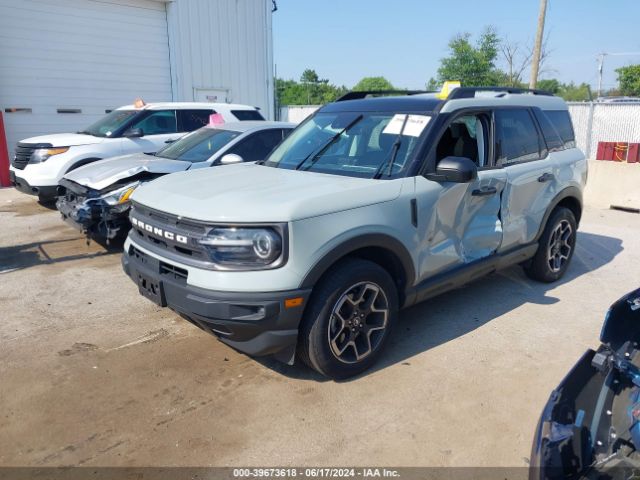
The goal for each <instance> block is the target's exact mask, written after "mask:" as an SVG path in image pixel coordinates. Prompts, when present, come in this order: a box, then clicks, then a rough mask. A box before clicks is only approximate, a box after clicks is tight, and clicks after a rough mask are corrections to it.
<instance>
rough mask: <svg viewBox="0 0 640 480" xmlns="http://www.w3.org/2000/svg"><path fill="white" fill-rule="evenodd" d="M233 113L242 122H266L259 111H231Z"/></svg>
mask: <svg viewBox="0 0 640 480" xmlns="http://www.w3.org/2000/svg"><path fill="white" fill-rule="evenodd" d="M231 113H232V114H233V116H234V117H236V118H237V119H238V120H240V121H241V122H243V121H245V120H264V117H263V116H262V115H261V114H260V112H258V111H257V110H231Z"/></svg>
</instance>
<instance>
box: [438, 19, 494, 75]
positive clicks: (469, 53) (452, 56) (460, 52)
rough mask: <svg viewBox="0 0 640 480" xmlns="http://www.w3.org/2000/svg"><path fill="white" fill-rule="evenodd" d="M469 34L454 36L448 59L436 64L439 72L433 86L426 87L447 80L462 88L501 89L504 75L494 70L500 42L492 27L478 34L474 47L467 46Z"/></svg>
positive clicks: (450, 43)
mask: <svg viewBox="0 0 640 480" xmlns="http://www.w3.org/2000/svg"><path fill="white" fill-rule="evenodd" d="M470 39H471V34H469V33H463V34H459V35H456V36H455V37H454V38H453V39H452V40H451V41H450V42H449V56H448V57H445V58H443V59H441V60H440V68H438V74H437V78H436V79H432V80H435V82H433V81H430V82H429V86H433V85H434V84H442V83H443V82H445V81H447V80H459V81H460V82H461V83H462V86H465V87H482V86H490V85H502V84H503V83H504V82H505V74H504V73H503V72H501V71H500V70H499V69H498V68H496V64H495V63H496V58H497V57H498V47H499V45H500V39H499V38H498V34H497V33H496V31H495V29H494V28H493V27H487V28H485V30H484V31H483V32H482V34H480V38H479V39H478V41H477V42H476V44H475V46H474V45H472V44H471V42H470Z"/></svg>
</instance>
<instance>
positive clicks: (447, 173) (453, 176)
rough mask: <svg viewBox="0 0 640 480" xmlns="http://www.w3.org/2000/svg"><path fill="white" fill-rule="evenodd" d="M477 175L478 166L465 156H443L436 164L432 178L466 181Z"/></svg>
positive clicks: (445, 180) (457, 181) (442, 180)
mask: <svg viewBox="0 0 640 480" xmlns="http://www.w3.org/2000/svg"><path fill="white" fill-rule="evenodd" d="M477 177H478V166H477V165H476V164H475V162H474V161H473V160H471V159H470V158H466V157H445V158H443V159H442V160H440V162H438V165H436V175H435V176H434V178H433V180H437V181H441V182H456V183H467V182H470V181H471V180H474V179H476V178H477Z"/></svg>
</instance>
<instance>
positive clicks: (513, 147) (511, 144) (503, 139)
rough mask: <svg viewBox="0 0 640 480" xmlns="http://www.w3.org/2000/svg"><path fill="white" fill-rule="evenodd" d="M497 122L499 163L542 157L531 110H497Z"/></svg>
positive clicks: (505, 164) (501, 164) (497, 154)
mask: <svg viewBox="0 0 640 480" xmlns="http://www.w3.org/2000/svg"><path fill="white" fill-rule="evenodd" d="M495 124H496V159H497V163H498V165H500V166H507V165H510V164H513V163H519V162H529V161H531V160H539V159H540V150H541V148H540V147H541V145H540V137H539V136H538V130H537V128H536V126H535V123H533V118H532V117H531V114H530V113H529V110H526V109H515V108H514V109H504V110H496V111H495Z"/></svg>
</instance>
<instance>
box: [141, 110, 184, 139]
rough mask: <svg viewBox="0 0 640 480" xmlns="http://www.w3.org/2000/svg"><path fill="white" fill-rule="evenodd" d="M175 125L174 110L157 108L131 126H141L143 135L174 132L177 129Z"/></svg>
mask: <svg viewBox="0 0 640 480" xmlns="http://www.w3.org/2000/svg"><path fill="white" fill-rule="evenodd" d="M176 127H177V125H176V111H175V110H157V111H153V112H150V113H149V115H147V116H146V117H144V118H143V119H142V120H140V121H139V122H137V123H135V124H133V125H132V126H131V128H141V129H142V132H143V133H144V134H145V135H162V134H166V133H176V132H177V131H178V130H177V128H176Z"/></svg>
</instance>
